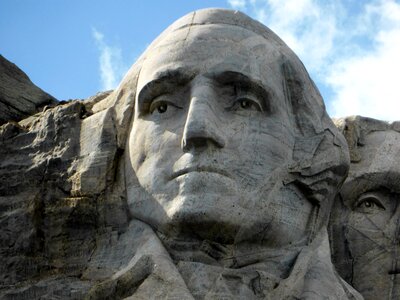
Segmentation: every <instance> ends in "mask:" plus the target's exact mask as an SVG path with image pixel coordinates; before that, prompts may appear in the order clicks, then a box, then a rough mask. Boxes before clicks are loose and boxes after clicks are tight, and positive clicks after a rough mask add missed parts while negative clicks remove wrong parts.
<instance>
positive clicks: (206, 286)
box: [0, 9, 362, 299]
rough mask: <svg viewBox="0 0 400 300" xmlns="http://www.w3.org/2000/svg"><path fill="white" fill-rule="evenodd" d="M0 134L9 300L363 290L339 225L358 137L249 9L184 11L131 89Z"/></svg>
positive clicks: (4, 292)
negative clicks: (331, 227)
mask: <svg viewBox="0 0 400 300" xmlns="http://www.w3.org/2000/svg"><path fill="white" fill-rule="evenodd" d="M0 143H1V145H0V154H1V158H2V159H1V165H0V180H1V186H0V224H1V230H0V241H1V242H0V243H1V244H0V259H1V261H0V268H1V270H0V299H362V297H361V296H360V294H358V293H357V292H356V291H355V290H354V289H353V288H352V287H351V286H350V285H349V284H347V283H346V282H345V281H344V280H343V279H342V278H341V277H340V276H339V275H338V274H337V272H336V271H335V269H334V267H333V264H332V262H331V251H330V244H329V239H328V231H327V225H328V220H329V215H330V213H331V207H332V204H333V201H334V199H335V196H336V194H337V193H338V191H339V189H340V187H341V184H342V182H343V181H344V179H345V177H346V175H347V172H348V168H349V152H348V147H347V144H346V141H345V139H344V137H343V135H342V134H341V133H340V132H339V130H338V129H337V128H336V126H335V125H334V124H333V122H332V121H331V119H330V118H329V116H328V115H327V113H326V111H325V106H324V103H323V100H322V98H321V96H320V94H319V92H318V90H317V88H316V87H315V85H314V83H313V82H312V80H311V79H310V77H309V75H308V73H307V71H306V70H305V68H304V66H303V64H302V63H301V62H300V60H299V59H298V58H297V56H296V55H295V54H294V53H293V52H292V51H291V50H290V49H289V48H288V47H287V46H286V45H285V43H284V42H283V41H282V40H280V39H279V37H277V36H276V35H275V34H274V33H273V32H272V31H270V30H269V29H268V28H266V27H265V26H264V25H262V24H261V23H259V22H257V21H255V20H253V19H251V18H249V17H247V16H246V15H244V14H242V13H240V12H237V11H231V10H222V9H207V10H201V11H196V12H193V13H190V14H188V15H186V16H184V17H182V18H181V19H179V20H178V21H176V22H175V23H173V24H172V25H171V26H170V27H168V28H167V29H166V30H165V31H164V32H163V33H162V34H161V35H160V36H159V37H158V38H157V39H156V40H155V41H154V42H153V43H152V44H151V45H150V46H149V47H148V49H147V50H146V51H145V52H144V53H143V54H142V56H141V57H140V58H139V59H138V61H137V62H136V63H135V64H134V65H133V66H132V68H131V69H130V70H129V72H128V73H127V75H126V76H125V78H124V79H123V81H122V82H121V84H120V85H119V87H118V88H117V89H116V90H115V91H113V92H111V93H105V94H100V95H97V96H95V97H92V98H91V99H89V100H87V101H71V102H68V103H65V104H60V105H58V106H56V107H54V108H49V109H48V110H46V111H43V112H41V113H39V114H36V115H34V116H31V117H29V118H27V119H24V120H22V121H20V122H19V123H15V122H14V123H6V124H4V125H2V126H1V127H0Z"/></svg>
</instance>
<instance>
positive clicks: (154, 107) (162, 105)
mask: <svg viewBox="0 0 400 300" xmlns="http://www.w3.org/2000/svg"><path fill="white" fill-rule="evenodd" d="M171 107H173V108H178V109H182V107H180V106H178V105H176V104H174V103H172V102H169V101H153V102H152V103H151V105H150V113H151V114H153V113H158V114H164V113H166V112H167V111H168V108H171Z"/></svg>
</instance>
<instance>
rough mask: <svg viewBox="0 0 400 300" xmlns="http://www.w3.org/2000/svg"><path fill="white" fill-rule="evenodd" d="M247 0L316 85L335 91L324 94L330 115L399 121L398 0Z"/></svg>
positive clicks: (250, 9) (247, 6) (247, 8)
mask: <svg viewBox="0 0 400 300" xmlns="http://www.w3.org/2000/svg"><path fill="white" fill-rule="evenodd" d="M243 1H244V2H245V3H241V4H240V5H241V6H242V7H244V8H245V10H244V11H245V12H246V13H248V14H249V15H251V16H253V17H255V18H256V19H258V20H259V21H261V22H263V23H264V24H266V25H267V26H268V27H270V28H271V29H272V30H273V31H275V32H276V33H277V34H278V35H279V36H280V37H281V38H282V39H283V40H284V41H285V42H286V43H287V44H288V45H289V47H291V48H292V49H293V50H294V51H295V52H296V53H297V54H298V55H299V57H300V58H301V59H302V61H303V62H304V64H305V66H306V67H307V69H308V70H309V71H310V73H311V75H312V77H313V78H314V80H315V81H316V82H317V84H318V85H320V87H325V88H326V89H328V90H331V91H333V92H332V93H330V94H328V95H325V101H326V102H327V104H328V108H329V107H330V108H331V111H330V113H331V115H333V116H337V117H339V116H346V115H351V114H359V115H364V116H368V117H372V118H378V119H385V120H400V96H398V94H399V93H398V92H397V90H396V83H397V84H398V78H399V76H398V75H397V74H396V73H397V70H399V69H400V55H399V53H400V4H399V2H398V1H395V0H368V1H363V2H358V1H351V2H350V1H345V0H341V1H337V0H336V1H335V0H328V1H326V0H286V1H281V0H243ZM243 1H240V2H243ZM229 2H232V0H231V1H229ZM232 6H233V5H232Z"/></svg>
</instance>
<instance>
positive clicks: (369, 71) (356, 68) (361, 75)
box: [327, 1, 400, 121]
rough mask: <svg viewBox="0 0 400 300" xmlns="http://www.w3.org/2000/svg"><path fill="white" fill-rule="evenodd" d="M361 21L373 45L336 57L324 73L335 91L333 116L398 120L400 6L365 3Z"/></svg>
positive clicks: (399, 101)
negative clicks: (346, 55)
mask: <svg viewBox="0 0 400 300" xmlns="http://www.w3.org/2000/svg"><path fill="white" fill-rule="evenodd" d="M363 23H364V24H363V25H364V26H361V27H363V28H365V30H369V32H370V34H371V40H372V41H373V47H371V49H368V50H367V51H365V52H364V53H362V54H359V55H350V56H348V57H343V58H338V59H337V63H336V65H334V66H332V69H331V71H330V72H329V74H328V76H327V82H328V83H329V84H330V85H331V86H332V87H333V90H334V91H335V96H334V97H333V100H332V108H333V115H335V116H344V115H354V114H359V115H365V116H371V117H374V118H378V119H384V120H388V121H394V120H400V93H399V91H398V85H399V78H400V77H399V75H398V70H400V5H399V4H397V3H395V2H393V1H381V2H380V3H377V4H375V5H368V6H367V7H366V11H365V15H364V18H363Z"/></svg>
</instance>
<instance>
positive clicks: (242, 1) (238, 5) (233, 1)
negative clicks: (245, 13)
mask: <svg viewBox="0 0 400 300" xmlns="http://www.w3.org/2000/svg"><path fill="white" fill-rule="evenodd" d="M228 2H229V5H230V6H232V8H235V9H245V7H246V0H228Z"/></svg>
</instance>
